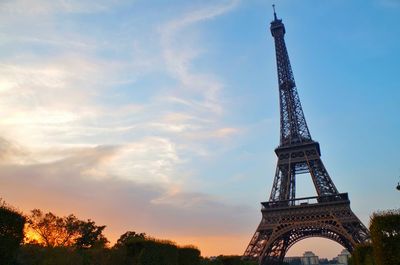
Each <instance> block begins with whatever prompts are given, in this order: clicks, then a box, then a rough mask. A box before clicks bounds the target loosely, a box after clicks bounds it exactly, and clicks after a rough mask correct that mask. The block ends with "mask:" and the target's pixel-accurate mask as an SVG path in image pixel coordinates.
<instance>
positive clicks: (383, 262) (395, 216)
mask: <svg viewBox="0 0 400 265" xmlns="http://www.w3.org/2000/svg"><path fill="white" fill-rule="evenodd" d="M370 232H371V239H372V244H373V249H374V257H375V261H376V264H377V265H393V264H400V209H399V210H392V211H385V212H380V213H375V214H373V216H372V218H371V222H370Z"/></svg>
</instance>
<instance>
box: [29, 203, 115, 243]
mask: <svg viewBox="0 0 400 265" xmlns="http://www.w3.org/2000/svg"><path fill="white" fill-rule="evenodd" d="M105 227H106V226H97V225H96V224H95V222H94V221H92V220H90V219H89V220H87V221H82V220H79V219H78V218H76V217H75V215H73V214H70V215H68V216H65V217H59V216H56V215H55V214H53V213H51V212H48V213H46V214H45V213H43V212H42V211H41V210H39V209H34V210H32V213H31V215H30V216H29V219H28V229H29V230H31V231H33V232H34V233H35V235H37V236H38V240H37V241H38V242H37V243H39V244H41V245H44V246H46V247H72V246H74V247H77V248H79V249H87V248H92V247H95V246H99V247H104V246H105V245H106V244H107V243H108V240H107V239H106V237H105V236H104V235H103V230H104V228H105ZM28 241H29V240H28Z"/></svg>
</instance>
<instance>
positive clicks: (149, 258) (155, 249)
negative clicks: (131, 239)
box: [138, 240, 178, 265]
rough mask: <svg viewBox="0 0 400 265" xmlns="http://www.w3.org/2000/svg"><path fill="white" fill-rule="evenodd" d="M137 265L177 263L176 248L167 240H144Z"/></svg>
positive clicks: (170, 264) (175, 264)
mask: <svg viewBox="0 0 400 265" xmlns="http://www.w3.org/2000/svg"><path fill="white" fill-rule="evenodd" d="M142 243H143V249H142V251H141V252H140V254H139V260H138V265H160V264H163V265H177V264H178V248H177V246H176V245H174V244H172V243H169V242H162V241H155V240H144V241H143V242H142Z"/></svg>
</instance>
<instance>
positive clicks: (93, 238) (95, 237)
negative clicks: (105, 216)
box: [74, 219, 109, 249]
mask: <svg viewBox="0 0 400 265" xmlns="http://www.w3.org/2000/svg"><path fill="white" fill-rule="evenodd" d="M104 228H106V226H105V225H103V226H97V225H96V224H95V222H93V221H91V220H90V219H89V220H87V221H86V222H85V221H79V224H78V237H77V238H76V240H75V243H74V245H75V246H77V247H78V248H80V249H88V248H93V247H100V248H103V247H105V246H106V245H107V243H108V242H109V241H108V240H107V238H106V237H105V236H104V235H103V230H104Z"/></svg>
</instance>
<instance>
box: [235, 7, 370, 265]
mask: <svg viewBox="0 0 400 265" xmlns="http://www.w3.org/2000/svg"><path fill="white" fill-rule="evenodd" d="M270 29H271V33H272V36H273V37H274V40H275V52H276V64H277V71H278V84H279V103H280V143H279V146H278V147H277V148H276V149H275V153H276V155H277V157H278V162H277V166H276V172H275V178H274V182H273V185H272V190H271V195H270V198H269V201H268V202H262V203H261V205H262V209H261V213H262V219H261V223H260V224H259V226H258V228H257V230H256V232H255V234H254V236H253V237H252V239H251V241H250V243H249V245H248V246H247V248H246V251H245V253H244V255H243V257H244V258H250V259H258V261H259V264H260V265H266V264H280V263H282V262H283V258H284V257H285V254H286V252H287V251H288V249H289V248H290V247H291V246H292V245H294V244H295V243H296V242H298V241H300V240H302V239H305V238H309V237H323V238H328V239H331V240H333V241H335V242H337V243H339V244H340V245H342V246H343V247H345V248H346V249H348V250H349V251H350V252H351V251H352V250H353V249H354V247H355V245H356V244H358V243H361V242H364V241H366V240H368V238H369V232H368V230H367V228H366V227H365V226H364V225H363V224H362V223H361V221H360V220H359V219H358V218H357V216H356V215H355V214H354V213H353V212H352V211H351V209H350V201H349V198H348V195H347V193H339V191H338V190H337V188H336V187H335V185H334V184H333V182H332V179H331V178H330V176H329V174H328V171H327V170H326V169H325V166H324V164H323V163H322V160H321V151H320V147H319V143H318V142H316V141H314V140H313V139H312V138H311V134H310V131H309V130H308V126H307V123H306V119H305V117H304V113H303V109H302V107H301V103H300V98H299V95H298V93H297V89H296V84H295V80H294V76H293V72H292V68H291V65H290V61H289V55H288V52H287V49H286V44H285V40H284V35H285V32H286V31H285V26H284V24H283V23H282V20H281V19H278V18H277V16H276V12H275V7H274V20H273V21H272V22H271V27H270ZM302 173H309V175H310V176H311V179H312V182H313V184H314V186H315V189H316V193H317V196H315V197H306V198H296V176H297V175H299V174H302Z"/></svg>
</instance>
